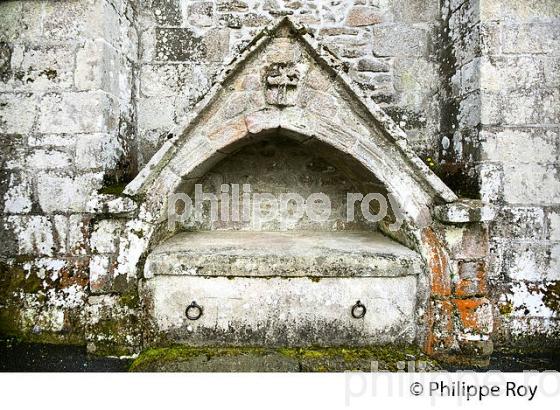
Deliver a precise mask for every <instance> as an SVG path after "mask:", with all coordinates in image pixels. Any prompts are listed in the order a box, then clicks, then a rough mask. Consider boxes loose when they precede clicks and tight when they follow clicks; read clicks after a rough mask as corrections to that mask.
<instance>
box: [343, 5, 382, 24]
mask: <svg viewBox="0 0 560 410" xmlns="http://www.w3.org/2000/svg"><path fill="white" fill-rule="evenodd" d="M383 21H385V19H384V18H383V16H382V15H381V13H380V12H379V9H378V8H376V7H367V6H355V7H352V8H351V9H350V11H349V12H348V15H347V16H346V21H345V22H346V24H347V25H349V26H350V27H356V26H371V25H373V24H378V23H381V22H383Z"/></svg>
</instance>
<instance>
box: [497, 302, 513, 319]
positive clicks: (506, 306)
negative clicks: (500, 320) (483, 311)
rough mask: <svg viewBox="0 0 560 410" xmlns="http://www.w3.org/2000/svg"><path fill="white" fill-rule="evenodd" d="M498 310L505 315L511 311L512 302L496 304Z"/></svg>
mask: <svg viewBox="0 0 560 410" xmlns="http://www.w3.org/2000/svg"><path fill="white" fill-rule="evenodd" d="M498 310H499V311H500V315H502V316H507V315H509V314H511V312H512V311H513V304H512V303H511V302H507V303H500V304H499V305H498Z"/></svg>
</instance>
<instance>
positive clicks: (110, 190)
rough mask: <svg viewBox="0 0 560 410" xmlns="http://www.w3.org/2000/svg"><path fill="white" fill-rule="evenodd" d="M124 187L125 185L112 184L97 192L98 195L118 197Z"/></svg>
mask: <svg viewBox="0 0 560 410" xmlns="http://www.w3.org/2000/svg"><path fill="white" fill-rule="evenodd" d="M126 185H127V184H125V183H115V184H112V185H107V186H104V187H102V188H101V189H99V191H98V192H99V193H100V194H107V195H116V196H119V195H122V193H123V191H124V189H125V188H126Z"/></svg>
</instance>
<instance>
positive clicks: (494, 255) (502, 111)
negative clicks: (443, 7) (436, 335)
mask: <svg viewBox="0 0 560 410" xmlns="http://www.w3.org/2000/svg"><path fill="white" fill-rule="evenodd" d="M479 13H480V14H479V19H480V24H481V25H482V26H483V27H486V28H487V29H486V32H487V33H488V34H487V36H486V38H485V39H484V43H485V47H484V48H481V52H480V57H478V58H476V64H477V65H478V67H479V73H480V76H479V89H480V91H479V94H480V99H481V104H480V109H481V112H480V126H479V128H480V145H479V157H478V161H479V165H478V166H479V169H480V195H481V197H482V199H483V200H484V201H485V202H488V203H491V204H494V205H496V206H497V208H498V217H497V219H496V220H495V221H494V222H493V223H492V224H491V226H490V251H491V263H490V270H489V272H488V276H489V280H490V283H491V286H492V294H493V297H494V301H495V303H494V306H495V310H496V317H498V318H500V319H501V323H499V324H498V326H497V334H496V336H495V339H496V341H497V342H500V343H506V344H511V343H516V344H521V343H522V342H528V343H529V345H531V346H533V347H535V345H537V346H540V347H543V346H547V345H548V346H550V345H551V344H554V343H556V345H557V343H558V332H559V329H560V324H559V322H558V318H559V317H558V300H559V296H560V288H559V284H560V282H559V281H560V243H559V242H558V241H559V240H560V236H559V234H558V232H559V229H560V225H559V223H560V219H559V209H558V205H559V204H560V174H559V168H558V166H559V155H560V151H559V147H560V145H559V144H560V134H559V131H560V128H559V126H560V65H559V64H560V51H559V50H560V48H559V47H560V3H559V2H558V1H554V0H540V1H534V2H526V1H519V0H515V1H511V0H509V1H486V0H485V1H481V5H480V12H479ZM537 336H541V337H540V338H539V337H537ZM554 341H555V342H554Z"/></svg>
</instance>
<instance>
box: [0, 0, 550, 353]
mask: <svg viewBox="0 0 560 410" xmlns="http://www.w3.org/2000/svg"><path fill="white" fill-rule="evenodd" d="M283 15H290V16H291V17H292V18H293V19H294V20H296V21H299V22H301V23H303V24H304V25H306V26H307V27H308V29H309V31H310V32H311V33H312V34H313V36H314V37H315V38H316V39H317V40H319V42H320V43H321V44H324V45H326V46H327V47H328V48H329V49H330V50H331V51H332V53H333V54H335V55H337V56H338V57H340V59H341V60H342V61H344V62H345V63H346V64H347V68H348V74H349V76H350V78H351V79H352V80H353V81H354V82H355V83H356V84H357V85H358V86H359V89H360V92H361V94H362V96H363V97H364V98H366V99H372V100H373V101H375V102H376V103H378V104H379V105H380V106H381V107H382V108H383V109H384V110H385V111H386V112H387V113H388V114H389V115H390V116H392V118H393V119H394V120H395V121H396V122H397V124H399V125H400V126H401V127H402V128H403V129H404V130H405V131H406V132H407V134H408V138H409V141H410V143H411V145H412V146H413V147H414V148H415V151H416V152H417V153H418V154H419V155H420V156H421V157H422V158H423V159H425V161H426V162H427V164H428V165H429V166H430V167H431V168H432V169H433V170H434V171H435V172H436V173H438V174H439V175H440V176H441V177H442V178H443V179H444V181H445V182H446V183H448V185H449V186H451V187H452V188H453V189H454V190H455V192H456V193H458V194H459V195H464V196H468V197H471V198H480V199H481V200H482V201H483V202H484V203H487V204H490V205H492V206H493V207H494V208H495V212H496V214H497V218H496V219H495V220H494V221H493V222H491V224H490V226H489V228H490V235H489V238H486V237H485V236H484V235H482V234H481V232H484V228H485V227H486V226H487V224H486V222H484V223H482V224H481V223H479V222H476V223H474V224H470V225H469V224H468V223H467V224H463V223H461V224H460V226H458V227H457V229H456V230H455V231H453V232H452V233H451V234H450V235H449V236H448V237H447V238H445V239H446V241H447V246H449V247H450V248H452V249H455V250H457V252H456V253H455V254H453V255H451V257H452V261H451V262H452V263H453V264H457V270H458V271H459V272H464V275H465V278H461V277H459V278H454V281H455V282H454V284H453V286H454V289H455V290H454V292H456V291H457V289H459V293H460V292H461V291H464V292H466V293H465V294H468V295H469V297H476V298H479V299H480V300H479V302H481V303H480V306H484V312H483V313H484V314H486V307H488V306H491V307H492V313H493V316H494V322H495V328H494V336H493V337H494V339H495V341H497V342H499V343H501V344H519V343H523V342H524V341H526V340H528V339H529V338H531V337H533V336H535V335H539V336H543V337H544V341H543V344H544V343H545V342H546V343H549V342H550V341H553V342H555V343H558V340H559V338H558V327H559V324H558V298H559V297H560V290H559V285H558V284H559V283H560V208H559V203H560V177H559V175H558V159H559V152H560V138H559V129H560V124H559V121H560V112H559V110H560V108H559V107H560V91H559V88H560V74H559V73H560V66H559V64H560V56H559V52H558V50H559V45H560V44H559V42H560V3H559V2H558V1H556V0H537V1H529V0H493V1H491V0H442V1H441V2H439V1H436V0H412V1H406V0H354V1H352V0H343V1H319V0H314V1H313V0H267V1H259V2H257V1H253V0H245V1H243V0H229V1H226V0H223V1H222V0H216V1H187V0H69V1H63V2H61V1H3V2H1V3H0V153H1V157H0V168H1V170H0V197H1V198H2V200H1V201H0V214H1V215H0V243H1V249H0V271H1V272H0V328H1V329H2V331H3V332H10V333H18V334H24V335H26V336H27V337H31V338H38V339H41V340H45V339H46V340H52V341H65V342H69V341H71V342H76V343H84V341H85V340H86V339H87V340H89V341H91V340H90V339H89V338H90V337H93V336H92V335H94V334H95V333H96V330H95V329H97V328H100V327H101V328H105V331H106V332H108V331H109V330H111V329H113V330H114V329H121V327H119V326H121V325H122V328H123V329H132V328H134V329H137V328H138V326H137V325H134V320H135V318H134V309H133V308H131V306H134V303H135V299H134V298H135V296H134V292H131V289H133V287H134V283H133V282H130V283H129V282H128V280H127V279H124V280H123V281H116V282H115V281H113V282H111V283H110V284H108V283H107V282H106V281H104V279H102V278H101V273H103V272H107V271H108V270H110V267H111V266H113V265H114V264H115V263H116V260H115V256H114V255H115V252H116V250H117V249H118V248H119V245H120V244H119V243H118V238H119V232H120V231H121V230H122V229H123V226H124V223H125V216H126V213H127V212H128V211H130V209H131V204H130V203H129V202H127V199H123V198H122V197H121V198H116V197H114V196H111V194H115V193H118V190H119V186H120V185H121V184H122V183H123V182H126V181H128V180H129V179H130V178H131V177H133V176H134V175H135V174H136V172H137V170H138V169H139V168H140V167H142V166H143V165H144V164H145V163H146V162H147V161H148V160H149V159H150V158H151V157H152V155H153V154H154V153H155V152H156V151H157V149H158V147H160V146H161V144H162V143H163V141H164V140H165V139H166V138H167V136H168V133H169V132H170V130H171V129H173V128H174V127H176V126H177V125H181V124H184V122H185V118H186V116H187V115H188V113H189V112H190V110H191V108H192V107H193V105H194V104H195V103H196V102H197V101H199V100H200V99H201V98H202V96H203V95H204V93H205V92H206V91H208V90H209V89H210V87H211V86H212V84H213V81H214V80H215V78H216V76H217V74H218V72H219V71H220V70H221V68H223V67H224V66H226V64H227V63H228V62H229V61H230V60H231V59H233V58H235V57H236V55H238V53H239V51H240V50H241V49H242V48H243V47H244V46H245V45H247V43H248V42H249V41H250V40H251V39H252V38H253V36H254V35H255V34H256V33H258V32H259V30H261V29H262V28H263V27H264V26H265V25H266V24H268V23H270V22H271V21H273V20H274V19H276V18H277V17H279V16H283ZM98 192H101V193H100V194H99V195H98ZM481 226H483V228H481ZM450 232H451V231H450ZM469 243H476V249H483V248H487V249H488V252H489V260H488V261H486V262H485V260H486V255H479V254H477V255H474V256H473V255H470V256H469V255H468V254H465V252H462V251H463V250H465V249H467V248H468V246H469V245H468V244H469ZM467 250H468V249H467ZM467 253H468V252H467ZM463 279H465V281H463ZM449 286H451V284H450V283H449ZM461 286H462V287H461ZM461 289H462V290H461ZM455 295H456V293H455ZM459 300H461V299H460V297H459ZM469 303H470V302H469ZM463 304H464V303H463ZM459 305H461V302H459ZM86 307H87V308H86ZM471 308H472V309H471ZM476 308H477V307H476V306H470V305H469V306H465V307H464V310H463V311H460V312H455V313H454V315H455V317H456V318H458V319H460V317H462V315H463V313H464V315H463V316H464V317H467V318H469V314H470V313H469V312H471V311H475V310H476ZM114 317H119V318H121V319H122V321H121V322H120V324H117V325H115V324H114V323H113V322H111V321H110V320H107V318H114ZM444 325H445V324H442V326H444ZM86 329H89V330H86ZM116 333H118V331H117V332H116ZM86 334H88V335H90V336H88V337H86ZM119 337H120V338H121V340H120V342H122V343H123V344H127V345H128V346H133V348H132V349H134V346H138V343H139V342H138V334H136V333H134V332H132V331H131V332H129V333H127V332H126V331H123V332H122V334H119ZM533 340H536V339H533ZM98 342H99V341H98ZM110 342H111V343H112V342H113V341H110ZM533 344H534V343H533ZM543 344H541V345H540V347H542V346H543ZM549 345H550V343H549ZM130 351H131V350H125V351H124V352H125V353H130Z"/></svg>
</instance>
